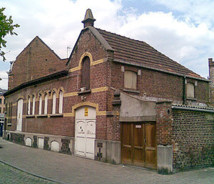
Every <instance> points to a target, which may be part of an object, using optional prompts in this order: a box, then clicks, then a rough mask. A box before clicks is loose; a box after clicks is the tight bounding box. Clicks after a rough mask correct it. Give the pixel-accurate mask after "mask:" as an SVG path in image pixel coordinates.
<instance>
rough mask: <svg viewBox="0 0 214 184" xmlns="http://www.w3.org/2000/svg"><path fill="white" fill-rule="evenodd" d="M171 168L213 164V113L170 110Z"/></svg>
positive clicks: (177, 168) (181, 168)
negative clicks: (171, 120)
mask: <svg viewBox="0 0 214 184" xmlns="http://www.w3.org/2000/svg"><path fill="white" fill-rule="evenodd" d="M172 116H173V123H172V143H173V169H174V170H183V169H190V168H200V167H207V166H213V165H214V113H211V112H210V113H209V112H203V111H198V110H195V111H194V110H186V109H173V111H172Z"/></svg>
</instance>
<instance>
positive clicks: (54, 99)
mask: <svg viewBox="0 0 214 184" xmlns="http://www.w3.org/2000/svg"><path fill="white" fill-rule="evenodd" d="M52 114H56V92H55V91H54V92H53V104H52Z"/></svg>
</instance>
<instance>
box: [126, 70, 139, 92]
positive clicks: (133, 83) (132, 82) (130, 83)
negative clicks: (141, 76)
mask: <svg viewBox="0 0 214 184" xmlns="http://www.w3.org/2000/svg"><path fill="white" fill-rule="evenodd" d="M124 87H125V88H128V89H137V73H135V72H133V71H125V72H124Z"/></svg>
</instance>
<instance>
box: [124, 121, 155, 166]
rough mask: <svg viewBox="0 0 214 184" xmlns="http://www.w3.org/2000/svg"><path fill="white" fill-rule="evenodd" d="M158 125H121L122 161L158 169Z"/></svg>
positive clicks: (153, 123)
mask: <svg viewBox="0 0 214 184" xmlns="http://www.w3.org/2000/svg"><path fill="white" fill-rule="evenodd" d="M156 149H157V147H156V124H155V122H150V123H148V122H146V123H143V122H142V123H121V160H122V163H123V164H131V165H137V166H143V167H148V168H156V165H157V156H156V153H157V151H156Z"/></svg>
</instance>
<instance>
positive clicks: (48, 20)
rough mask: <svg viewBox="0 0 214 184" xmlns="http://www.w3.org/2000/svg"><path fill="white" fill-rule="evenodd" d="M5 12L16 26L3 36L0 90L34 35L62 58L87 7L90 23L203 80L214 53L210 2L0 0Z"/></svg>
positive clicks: (5, 87) (75, 33) (79, 27)
mask: <svg viewBox="0 0 214 184" xmlns="http://www.w3.org/2000/svg"><path fill="white" fill-rule="evenodd" d="M0 7H5V8H6V10H5V14H6V15H8V16H9V15H11V16H12V17H13V20H14V23H17V24H19V25H20V27H19V28H17V29H15V31H16V32H17V33H18V36H6V37H5V39H6V41H7V47H6V48H5V49H3V50H4V52H6V55H5V56H6V59H7V60H6V62H3V61H2V58H0V78H2V80H0V88H3V89H7V83H8V81H7V78H8V76H7V73H6V72H7V71H9V68H10V64H9V63H10V61H14V60H15V59H16V57H17V56H18V54H19V53H20V52H21V51H22V50H23V49H24V48H25V47H26V46H27V45H28V43H29V42H30V41H31V40H32V39H33V38H34V37H35V36H39V37H40V38H41V39H42V40H43V41H44V42H45V43H46V44H47V45H48V46H49V47H50V48H51V49H52V50H54V51H55V53H56V54H57V55H59V56H60V57H61V58H67V57H68V55H69V54H68V53H70V52H71V49H70V50H67V48H68V47H70V48H72V47H73V46H74V44H75V42H76V40H77V38H78V36H79V34H80V31H81V29H82V28H83V24H82V23H81V21H82V20H83V19H84V15H85V11H86V9H87V8H90V9H91V10H92V12H93V15H94V18H95V19H96V22H95V27H97V28H101V29H104V30H107V31H110V32H113V33H117V34H120V35H123V36H127V37H129V38H133V39H137V40H141V41H145V42H146V43H148V44H149V45H151V46H152V47H154V48H155V49H157V50H158V51H160V52H162V53H163V54H165V55H166V56H168V57H170V58H171V59H173V60H175V61H177V62H179V63H180V64H182V65H184V66H185V67H187V68H189V69H191V70H192V71H194V72H196V73H198V74H200V75H201V76H203V77H205V78H207V77H208V75H209V71H208V58H212V57H214V19H213V17H214V11H213V7H214V1H213V0H170V1H169V0H9V1H8V0H0Z"/></svg>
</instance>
